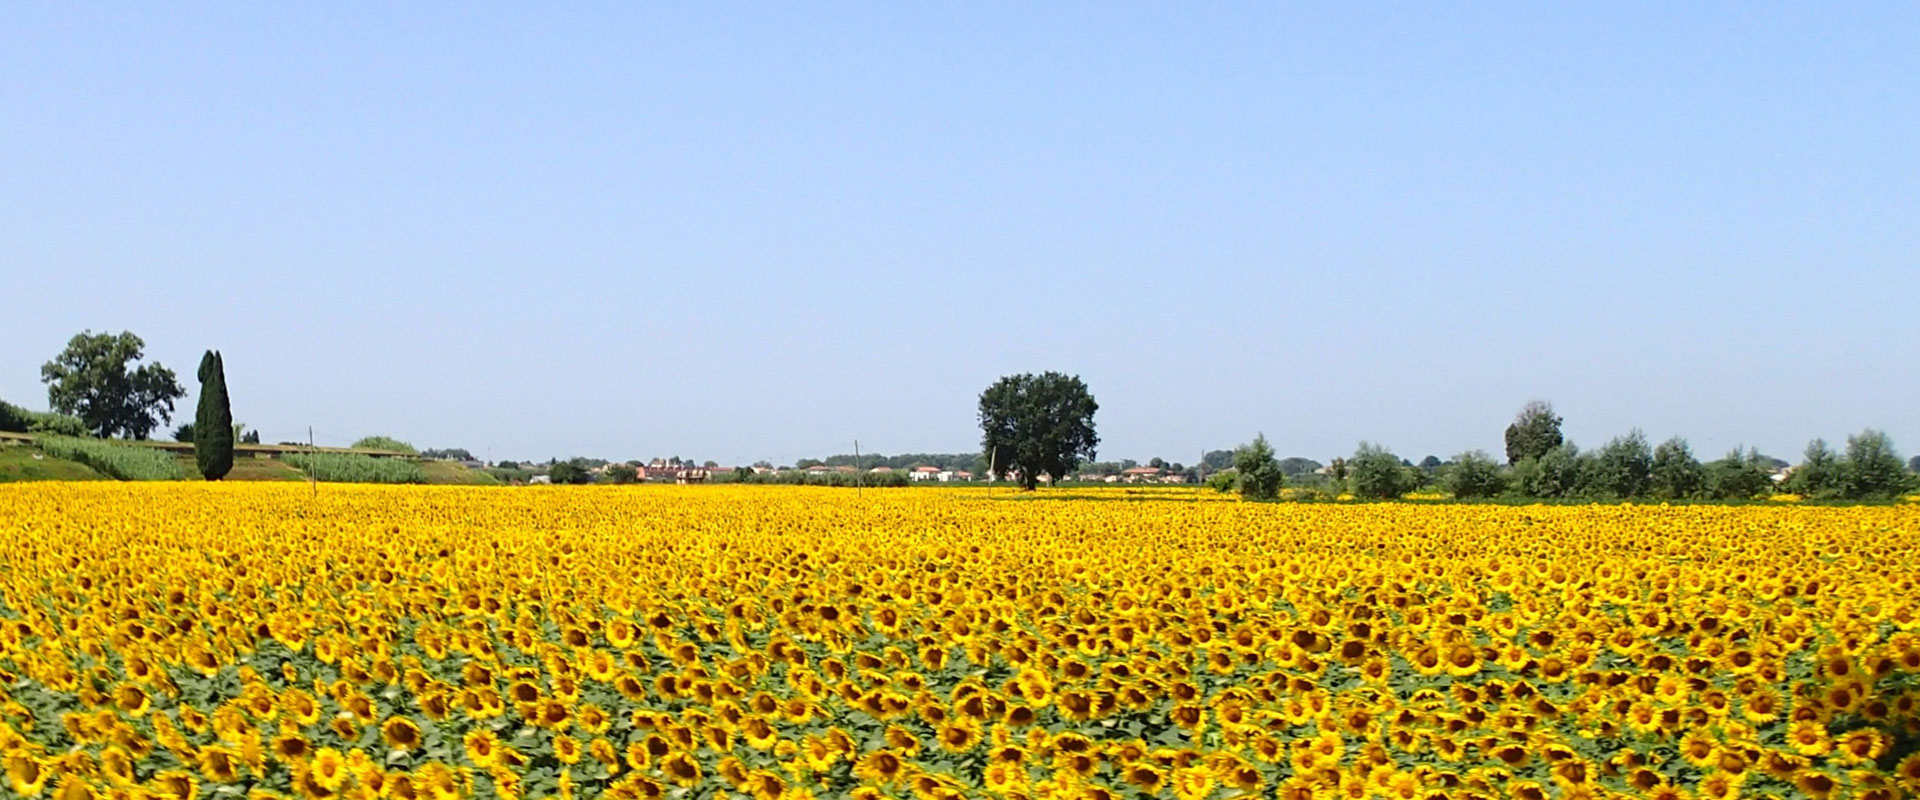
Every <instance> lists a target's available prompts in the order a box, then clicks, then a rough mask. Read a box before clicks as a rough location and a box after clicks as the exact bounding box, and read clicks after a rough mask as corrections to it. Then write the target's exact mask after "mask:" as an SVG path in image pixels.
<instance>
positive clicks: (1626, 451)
mask: <svg viewBox="0 0 1920 800" xmlns="http://www.w3.org/2000/svg"><path fill="white" fill-rule="evenodd" d="M1592 466H1593V474H1592V475H1589V476H1586V477H1587V481H1586V482H1587V484H1588V486H1589V487H1590V488H1591V490H1592V491H1593V492H1594V493H1596V494H1604V495H1607V496H1610V497H1615V498H1618V499H1621V500H1630V499H1633V498H1636V497H1642V496H1645V495H1646V493H1647V485H1648V482H1649V479H1650V477H1651V476H1652V473H1653V451H1652V450H1651V449H1650V448H1648V447H1647V437H1646V435H1645V434H1642V433H1641V432H1640V429H1639V428H1635V429H1633V431H1632V432H1631V433H1628V434H1627V435H1625V436H1620V437H1616V438H1614V439H1613V441H1610V442H1607V444H1606V446H1604V447H1601V448H1600V452H1599V453H1597V454H1596V455H1595V457H1594V461H1593V465H1592Z"/></svg>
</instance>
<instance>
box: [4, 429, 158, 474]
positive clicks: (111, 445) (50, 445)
mask: <svg viewBox="0 0 1920 800" xmlns="http://www.w3.org/2000/svg"><path fill="white" fill-rule="evenodd" d="M35 444H38V445H39V446H40V452H42V453H45V454H46V455H48V456H52V457H54V458H60V459H65V460H68V461H78V462H80V463H82V464H85V465H87V466H89V467H92V468H93V470H94V471H96V472H100V473H103V474H106V475H110V476H112V477H115V478H118V479H120V480H123V481H177V480H183V479H185V478H186V477H187V476H188V475H190V474H192V471H191V470H187V469H182V468H181V466H180V463H179V462H178V461H176V460H174V457H173V456H172V455H170V454H168V453H167V452H166V451H163V450H156V449H154V448H151V447H134V446H130V445H125V444H119V443H116V442H110V441H107V440H104V439H76V438H73V437H70V436H41V437H39V438H38V439H36V440H35Z"/></svg>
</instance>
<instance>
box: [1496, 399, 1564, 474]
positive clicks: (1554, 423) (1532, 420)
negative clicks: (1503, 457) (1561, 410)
mask: <svg viewBox="0 0 1920 800" xmlns="http://www.w3.org/2000/svg"><path fill="white" fill-rule="evenodd" d="M1565 442H1566V437H1564V436H1562V435H1561V434H1560V417H1559V416H1557V415H1555V414H1554V413H1553V405H1552V404H1550V403H1548V402H1546V401H1544V400H1534V401H1532V402H1529V403H1527V404H1526V405H1525V406H1523V407H1521V409H1520V413H1518V414H1515V415H1514V418H1513V423H1512V424H1510V425H1508V426H1507V433H1506V443H1507V463H1508V464H1519V463H1520V462H1521V461H1524V460H1526V459H1529V458H1532V459H1540V458H1545V457H1546V455H1547V451H1549V450H1552V449H1553V448H1555V447H1559V446H1560V445H1561V444H1563V443H1565Z"/></svg>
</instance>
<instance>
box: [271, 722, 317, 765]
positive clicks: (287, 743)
mask: <svg viewBox="0 0 1920 800" xmlns="http://www.w3.org/2000/svg"><path fill="white" fill-rule="evenodd" d="M269 749H270V750H271V751H272V752H273V756H274V758H277V759H280V760H281V761H283V762H285V763H288V764H299V763H305V762H306V760H307V759H308V758H311V757H312V756H313V743H312V742H309V741H307V737H306V736H304V735H302V734H301V732H300V731H299V730H297V729H294V728H282V729H281V730H280V733H279V734H278V735H276V736H274V737H273V744H272V746H271V748H269Z"/></svg>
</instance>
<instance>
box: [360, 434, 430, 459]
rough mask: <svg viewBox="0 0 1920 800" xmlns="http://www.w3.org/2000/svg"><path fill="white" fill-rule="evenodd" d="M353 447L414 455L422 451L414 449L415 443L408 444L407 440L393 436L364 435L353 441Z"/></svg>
mask: <svg viewBox="0 0 1920 800" xmlns="http://www.w3.org/2000/svg"><path fill="white" fill-rule="evenodd" d="M353 449H355V450H391V451H393V452H396V453H406V454H407V455H414V456H417V455H419V454H420V451H418V450H415V449H413V445H410V444H407V443H406V442H403V441H400V440H399V439H395V438H393V437H391V436H367V437H363V438H361V439H360V441H357V442H354V443H353Z"/></svg>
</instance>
